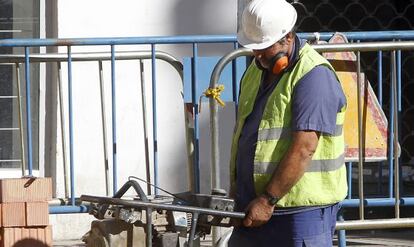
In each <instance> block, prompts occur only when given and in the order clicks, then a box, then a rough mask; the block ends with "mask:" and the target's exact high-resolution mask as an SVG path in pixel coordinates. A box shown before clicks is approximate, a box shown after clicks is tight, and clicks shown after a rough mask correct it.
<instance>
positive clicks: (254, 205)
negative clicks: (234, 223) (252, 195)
mask: <svg viewBox="0 0 414 247" xmlns="http://www.w3.org/2000/svg"><path fill="white" fill-rule="evenodd" d="M274 209H275V206H273V205H270V204H269V202H268V200H267V198H265V197H264V196H259V197H257V198H256V199H254V200H253V201H251V202H250V203H249V205H248V206H247V209H246V217H245V218H244V220H243V225H244V226H246V227H258V226H261V225H263V224H265V223H266V222H267V221H269V219H270V217H272V214H273V210H274Z"/></svg>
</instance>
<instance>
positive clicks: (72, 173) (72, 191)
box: [68, 46, 75, 206]
mask: <svg viewBox="0 0 414 247" xmlns="http://www.w3.org/2000/svg"><path fill="white" fill-rule="evenodd" d="M71 50H72V49H71V47H70V46H68V100H69V157H70V201H71V205H72V206H74V205H75V168H74V165H75V162H74V160H73V156H74V155H73V152H74V149H73V104H72V51H71Z"/></svg>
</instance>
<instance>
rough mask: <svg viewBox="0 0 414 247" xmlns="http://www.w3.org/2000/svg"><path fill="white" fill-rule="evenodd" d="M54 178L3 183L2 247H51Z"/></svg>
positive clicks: (0, 193)
mask: <svg viewBox="0 0 414 247" xmlns="http://www.w3.org/2000/svg"><path fill="white" fill-rule="evenodd" d="M51 199H52V180H51V178H11V179H0V247H51V246H52V227H51V226H50V225H49V207H48V201H50V200H51Z"/></svg>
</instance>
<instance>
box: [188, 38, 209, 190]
mask: <svg viewBox="0 0 414 247" xmlns="http://www.w3.org/2000/svg"><path fill="white" fill-rule="evenodd" d="M192 63H193V66H192V67H193V71H192V73H191V75H192V77H191V87H192V91H191V96H192V97H191V99H192V103H193V106H194V108H193V109H194V167H193V172H194V174H193V177H194V187H195V188H194V189H195V193H200V161H199V153H200V145H199V144H200V142H199V138H200V133H199V121H198V120H199V119H198V110H199V109H198V108H199V107H201V105H200V106H199V105H198V99H197V91H198V90H197V72H198V45H197V43H193V60H192ZM211 114H212V113H211V112H210V115H211ZM212 174H213V173H212ZM212 183H213V182H212Z"/></svg>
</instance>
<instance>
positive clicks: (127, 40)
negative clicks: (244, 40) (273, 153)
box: [0, 30, 414, 47]
mask: <svg viewBox="0 0 414 247" xmlns="http://www.w3.org/2000/svg"><path fill="white" fill-rule="evenodd" d="M343 34H344V35H345V36H346V37H348V39H354V40H357V39H358V40H374V39H375V40H378V39H380V40H390V39H402V40H404V39H408V40H410V39H413V38H414V32H413V31H412V30H401V31H369V32H345V33H343ZM333 35H334V33H333V32H323V33H318V36H319V38H320V39H321V40H328V39H330V38H331V37H332V36H333ZM298 36H299V37H300V38H304V39H315V37H316V34H315V33H299V34H298ZM236 41H237V39H236V36H235V35H182V36H152V37H119V38H113V37H111V38H105V37H103V38H72V39H3V40H0V46H4V47H18V46H20V47H22V46H68V45H72V46H73V45H79V46H80V45H138V44H143V45H144V44H146V45H147V44H176V43H183V44H185V43H187V44H191V43H231V42H236Z"/></svg>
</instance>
